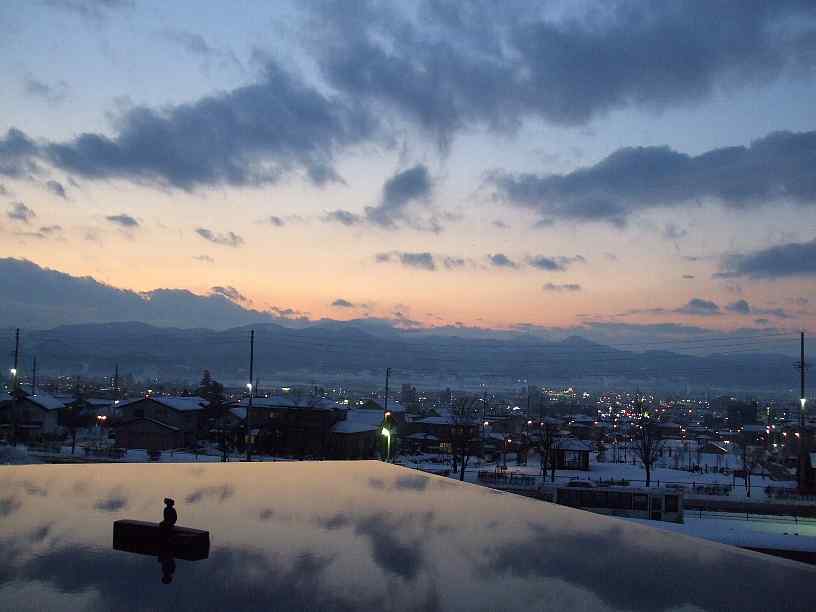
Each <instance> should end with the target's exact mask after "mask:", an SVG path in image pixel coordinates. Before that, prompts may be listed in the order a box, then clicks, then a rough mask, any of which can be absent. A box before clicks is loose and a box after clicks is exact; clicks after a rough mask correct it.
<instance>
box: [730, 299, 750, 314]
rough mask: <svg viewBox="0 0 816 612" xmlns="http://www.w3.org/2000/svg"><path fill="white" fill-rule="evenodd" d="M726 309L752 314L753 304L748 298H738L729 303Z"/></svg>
mask: <svg viewBox="0 0 816 612" xmlns="http://www.w3.org/2000/svg"><path fill="white" fill-rule="evenodd" d="M725 309H726V310H727V311H729V312H735V313H737V314H742V315H747V314H751V306H750V305H749V304H748V302H747V301H746V300H737V301H736V302H733V303H732V304H728V305H727V306H726V307H725Z"/></svg>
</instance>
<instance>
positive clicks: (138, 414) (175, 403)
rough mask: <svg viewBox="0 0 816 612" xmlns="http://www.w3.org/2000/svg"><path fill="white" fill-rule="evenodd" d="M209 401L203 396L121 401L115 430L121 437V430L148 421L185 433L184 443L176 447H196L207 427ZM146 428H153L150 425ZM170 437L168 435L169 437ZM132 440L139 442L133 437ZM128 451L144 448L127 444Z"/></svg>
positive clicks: (182, 440) (166, 429)
mask: <svg viewBox="0 0 816 612" xmlns="http://www.w3.org/2000/svg"><path fill="white" fill-rule="evenodd" d="M206 407H207V401H206V400H205V399H204V398H202V397H197V396H193V397H178V396H150V397H142V398H139V399H134V400H130V401H124V402H120V403H119V405H118V407H117V415H118V417H117V419H116V422H115V423H114V428H115V430H116V432H117V439H118V437H119V430H120V429H122V428H124V429H128V430H129V429H131V428H132V427H131V425H130V423H131V422H132V421H135V420H138V419H147V420H148V421H151V422H153V424H154V425H155V424H156V423H158V424H159V425H162V426H166V427H165V431H169V430H170V429H168V428H171V429H174V430H177V431H179V432H181V444H179V445H178V446H174V447H172V448H179V447H186V446H192V445H193V443H194V442H195V440H196V437H197V434H198V432H199V430H200V428H201V426H202V424H203V416H204V411H205V409H206ZM142 426H143V427H145V428H147V429H150V427H149V426H147V425H144V424H143V425H142ZM166 437H167V436H165V438H166ZM128 439H136V438H133V437H132V436H131V437H129V438H128ZM120 446H124V447H125V448H140V447H138V446H133V445H124V444H120ZM156 450H163V449H156Z"/></svg>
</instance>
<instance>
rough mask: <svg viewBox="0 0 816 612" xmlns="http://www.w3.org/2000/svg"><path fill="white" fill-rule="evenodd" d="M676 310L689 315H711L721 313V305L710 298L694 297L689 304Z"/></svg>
mask: <svg viewBox="0 0 816 612" xmlns="http://www.w3.org/2000/svg"><path fill="white" fill-rule="evenodd" d="M674 312H676V313H679V314H687V315H699V316H711V315H718V314H721V313H720V307H719V306H717V304H715V303H714V302H712V301H710V300H703V299H700V298H692V299H691V300H689V302H688V304H686V305H685V306H681V307H680V308H676V309H675V310H674Z"/></svg>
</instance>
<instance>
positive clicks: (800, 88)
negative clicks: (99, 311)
mask: <svg viewBox="0 0 816 612" xmlns="http://www.w3.org/2000/svg"><path fill="white" fill-rule="evenodd" d="M0 57H3V58H4V60H5V61H4V62H3V64H4V69H3V70H2V71H0V91H2V92H3V95H2V96H0V207H2V216H0V258H10V259H14V260H27V262H31V263H33V264H36V265H35V266H28V265H26V266H22V267H21V266H19V265H17V267H16V268H15V274H19V275H20V279H18V280H21V282H22V283H23V284H22V285H21V286H22V287H25V282H24V281H25V279H26V278H28V277H27V276H26V275H31V274H40V275H42V273H43V270H42V269H41V268H48V269H51V270H55V271H59V272H61V273H64V274H67V275H70V276H71V277H86V276H90V277H92V278H93V279H95V280H96V281H98V282H99V283H103V284H106V285H110V286H112V287H115V288H117V289H123V290H131V291H134V292H137V293H143V296H142V297H143V298H144V299H149V298H150V296H151V295H152V294H151V293H150V292H152V291H154V290H156V289H179V290H187V291H189V292H191V293H192V294H195V295H197V296H201V297H202V298H206V299H211V298H213V297H216V298H217V299H219V300H226V301H228V302H231V303H234V304H236V305H238V306H240V307H241V308H245V309H251V310H253V311H259V312H268V313H269V314H270V316H272V317H276V318H280V319H297V320H301V321H305V320H320V319H326V318H327V319H338V320H347V319H357V318H372V319H378V320H385V321H390V322H391V323H393V324H394V325H397V326H399V327H408V328H414V329H416V328H427V327H434V326H453V327H461V328H490V329H498V330H508V329H528V330H541V331H547V330H551V329H580V328H581V327H582V326H587V325H596V326H600V325H605V326H607V327H612V326H616V329H618V330H630V331H632V332H633V333H634V332H637V331H638V330H639V329H641V328H647V327H648V328H650V329H656V328H658V327H660V326H666V325H673V326H675V329H686V328H687V329H689V330H699V329H700V328H704V329H710V330H714V331H716V332H722V333H726V332H735V331H739V330H784V331H791V330H799V329H800V328H804V329H808V328H810V329H814V323H816V291H814V289H816V206H814V205H816V173H814V168H816V111H815V110H814V105H813V100H814V99H816V5H814V4H813V3H812V2H796V1H786V0H780V1H777V2H767V3H766V2H756V3H733V2H711V1H708V2H694V1H688V2H680V1H671V2H653V1H650V2H630V1H623V2H589V1H586V2H542V3H527V2H509V3H508V2H489V1H484V2H472V3H464V2H448V1H446V0H418V1H416V2H398V3H397V2H394V3H380V2H353V1H343V2H331V1H326V2H292V3H286V2H283V1H282V2H276V3H267V2H250V1H247V2H241V3H222V2H205V1H203V0H197V1H196V2H185V1H181V0H179V1H177V2H172V3H167V2H158V1H156V2H151V1H144V2H142V1H139V0H135V1H133V2H131V1H128V0H43V1H40V2H35V1H32V2H14V1H12V2H4V3H2V4H0ZM7 263H9V262H7ZM10 263H11V264H15V263H19V262H10ZM77 286H78V285H77ZM76 290H79V289H76ZM22 293H23V294H25V289H22ZM49 295H50V297H48V296H46V295H45V294H43V295H42V296H39V297H37V296H33V295H32V296H26V295H17V296H16V297H15V298H14V301H15V303H16V304H18V305H19V304H20V303H27V300H28V301H30V300H35V299H42V300H51V302H49V303H48V304H47V305H48V306H50V307H51V308H52V310H53V309H54V308H56V309H58V308H59V306H60V303H59V298H54V296H53V295H51V294H49ZM7 299H8V298H7ZM0 305H2V304H0ZM4 308H6V307H4ZM7 308H9V310H7V312H11V309H10V306H8V305H7ZM15 312H17V311H15ZM72 312H73V311H70V310H65V311H64V312H63V318H65V317H70V315H71V314H72ZM98 316H102V315H98ZM20 319H25V316H16V317H15V320H14V321H10V320H9V321H8V324H9V325H21V326H25V325H26V323H27V321H25V320H20ZM218 324H219V321H216V320H214V321H213V325H214V326H218Z"/></svg>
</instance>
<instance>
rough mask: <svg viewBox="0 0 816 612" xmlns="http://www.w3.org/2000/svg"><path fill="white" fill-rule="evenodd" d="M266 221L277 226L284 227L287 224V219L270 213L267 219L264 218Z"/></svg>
mask: <svg viewBox="0 0 816 612" xmlns="http://www.w3.org/2000/svg"><path fill="white" fill-rule="evenodd" d="M263 222H264V223H268V224H269V225H274V226H275V227H283V226H284V225H286V221H284V220H283V219H281V218H280V217H276V216H275V215H269V216H268V217H267V218H266V219H264V220H263Z"/></svg>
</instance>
